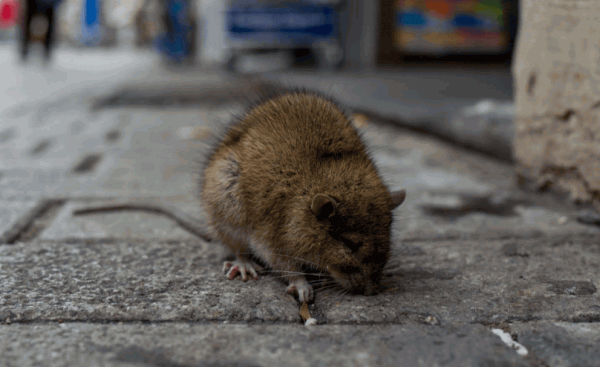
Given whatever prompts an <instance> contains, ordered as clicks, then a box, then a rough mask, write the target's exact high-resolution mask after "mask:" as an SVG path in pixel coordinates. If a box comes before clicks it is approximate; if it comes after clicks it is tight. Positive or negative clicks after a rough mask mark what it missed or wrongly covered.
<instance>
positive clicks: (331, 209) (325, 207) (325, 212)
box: [310, 194, 335, 220]
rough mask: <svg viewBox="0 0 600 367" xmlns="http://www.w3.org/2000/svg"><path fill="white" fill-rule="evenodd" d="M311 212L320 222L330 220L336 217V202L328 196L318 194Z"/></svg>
mask: <svg viewBox="0 0 600 367" xmlns="http://www.w3.org/2000/svg"><path fill="white" fill-rule="evenodd" d="M310 210H312V212H313V213H315V215H316V216H317V218H318V219H319V220H322V219H327V218H330V217H332V216H334V215H335V201H334V200H333V199H332V198H330V197H329V196H327V195H324V194H317V195H315V197H314V198H313V201H312V204H311V205H310Z"/></svg>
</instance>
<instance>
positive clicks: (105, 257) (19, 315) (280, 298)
mask: <svg viewBox="0 0 600 367" xmlns="http://www.w3.org/2000/svg"><path fill="white" fill-rule="evenodd" d="M221 258H222V252H221V251H220V248H219V247H218V246H215V245H208V244H206V243H202V242H200V241H189V242H178V241H173V242H167V243H165V242H162V243H159V242H151V241H144V242H141V241H131V242H123V241H120V242H116V243H104V244H100V243H85V244H81V243H75V244H68V243H65V242H60V243H56V242H53V243H46V242H38V243H29V244H24V243H17V244H14V245H5V246H0V266H1V268H0V290H1V291H0V292H1V293H0V309H1V310H3V311H5V312H11V313H12V314H14V315H15V317H14V320H15V321H42V320H43V321H59V320H65V321H67V320H71V321H119V320H139V321H145V320H147V321H165V320H190V321H194V320H229V321H269V322H283V321H285V322H296V321H299V316H298V307H297V305H296V302H295V301H294V299H293V298H292V297H291V296H289V295H287V294H286V293H285V284H284V283H283V282H279V281H278V280H277V279H274V278H273V277H262V278H261V279H259V280H258V281H251V282H247V283H243V282H242V281H237V280H236V281H228V280H227V279H226V277H225V276H224V275H223V273H222V272H221V266H222V262H221Z"/></svg>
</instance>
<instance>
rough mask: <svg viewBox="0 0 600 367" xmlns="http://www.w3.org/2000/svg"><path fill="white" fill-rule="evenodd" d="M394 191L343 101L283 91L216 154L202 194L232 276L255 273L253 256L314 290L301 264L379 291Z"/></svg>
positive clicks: (361, 289)
mask: <svg viewBox="0 0 600 367" xmlns="http://www.w3.org/2000/svg"><path fill="white" fill-rule="evenodd" d="M405 196H406V194H405V191H404V190H401V191H398V192H394V193H390V192H389V191H388V189H387V188H386V186H385V185H384V183H383V181H382V179H381V177H380V176H379V174H378V172H377V169H376V167H375V165H374V163H373V160H372V159H371V158H370V156H369V154H368V152H367V149H366V147H365V145H364V144H363V142H362V141H361V139H360V137H359V135H358V133H357V131H356V130H355V128H354V126H353V125H352V123H351V121H350V120H349V118H348V117H347V116H346V114H345V113H344V112H343V110H342V108H341V107H339V105H338V104H337V103H336V102H334V101H332V100H331V99H329V98H327V97H324V96H322V95H320V94H317V93H312V92H304V91H284V92H280V93H278V94H275V95H274V96H271V97H269V98H265V99H263V100H261V101H259V102H258V103H255V104H254V105H252V106H251V107H250V108H249V110H248V111H247V113H246V114H245V115H244V116H243V117H242V118H241V119H240V120H239V121H237V122H236V123H234V124H233V125H232V126H230V128H229V130H228V131H227V132H226V133H225V135H224V137H223V138H222V139H221V140H220V142H219V143H218V144H217V145H216V147H215V149H214V151H213V153H212V154H211V155H210V156H209V157H208V160H207V162H206V165H205V168H204V171H203V175H202V178H201V180H200V199H201V201H202V203H203V205H204V209H205V211H206V213H207V215H208V218H209V220H208V222H209V223H208V224H209V226H210V228H211V230H212V232H213V234H214V237H215V238H216V239H217V240H218V241H219V242H221V243H222V244H223V245H224V246H226V247H227V248H228V249H229V250H230V251H231V252H232V254H234V255H235V257H236V259H235V260H234V261H228V262H225V264H224V268H225V271H227V276H228V278H229V279H232V278H234V277H235V276H236V275H237V274H238V273H239V274H240V275H241V277H242V279H244V280H246V279H247V275H248V274H250V275H252V276H253V277H255V278H256V277H257V275H256V271H255V269H254V264H253V263H252V261H251V257H250V254H252V255H253V256H256V257H257V258H259V259H260V260H262V261H263V262H264V263H265V264H267V265H268V266H269V267H270V268H271V269H272V270H274V271H275V272H279V273H281V275H282V276H283V277H284V278H285V279H286V280H287V281H288V283H289V287H288V292H290V293H292V292H294V293H297V294H298V298H299V300H300V301H302V302H305V301H310V300H311V299H312V298H313V290H312V287H311V286H310V285H309V284H308V282H307V281H306V278H305V276H304V274H303V272H304V271H305V270H306V269H312V270H313V271H316V272H319V273H325V274H328V275H330V276H331V277H332V278H333V279H334V280H335V281H336V282H337V283H338V284H339V285H340V286H342V287H343V288H344V289H345V290H347V291H350V292H352V293H358V294H367V295H368V294H373V293H375V292H376V291H377V289H378V286H379V281H380V279H381V275H382V271H383V268H384V266H385V264H386V262H387V260H388V257H389V252H390V232H391V224H392V210H393V209H394V208H396V207H397V206H398V205H400V204H401V203H402V201H404V198H405Z"/></svg>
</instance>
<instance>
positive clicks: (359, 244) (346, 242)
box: [339, 236, 363, 252]
mask: <svg viewBox="0 0 600 367" xmlns="http://www.w3.org/2000/svg"><path fill="white" fill-rule="evenodd" d="M339 240H340V241H342V243H343V244H344V245H345V246H346V247H348V248H349V249H350V251H352V252H356V251H358V250H360V248H361V247H362V245H363V243H362V242H354V241H351V240H349V239H347V238H346V237H344V236H339Z"/></svg>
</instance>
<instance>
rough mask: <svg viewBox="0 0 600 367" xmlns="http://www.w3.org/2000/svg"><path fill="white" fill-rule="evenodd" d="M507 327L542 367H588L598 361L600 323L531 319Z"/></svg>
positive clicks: (599, 352)
mask: <svg viewBox="0 0 600 367" xmlns="http://www.w3.org/2000/svg"><path fill="white" fill-rule="evenodd" d="M598 308H599V309H600V306H598ZM510 330H511V335H514V336H516V337H517V338H518V341H519V343H520V344H522V345H523V346H525V347H526V348H527V350H528V351H529V353H530V354H532V355H533V356H535V358H536V359H537V360H539V361H542V362H543V363H545V366H548V367H559V366H560V367H575V366H577V367H585V366H590V367H591V366H598V363H599V361H600V348H599V347H598V346H600V323H597V322H596V323H586V322H582V323H577V324H573V323H566V322H533V323H528V324H518V325H513V326H511V328H510Z"/></svg>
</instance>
